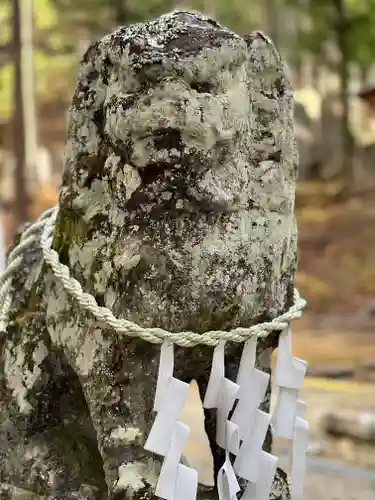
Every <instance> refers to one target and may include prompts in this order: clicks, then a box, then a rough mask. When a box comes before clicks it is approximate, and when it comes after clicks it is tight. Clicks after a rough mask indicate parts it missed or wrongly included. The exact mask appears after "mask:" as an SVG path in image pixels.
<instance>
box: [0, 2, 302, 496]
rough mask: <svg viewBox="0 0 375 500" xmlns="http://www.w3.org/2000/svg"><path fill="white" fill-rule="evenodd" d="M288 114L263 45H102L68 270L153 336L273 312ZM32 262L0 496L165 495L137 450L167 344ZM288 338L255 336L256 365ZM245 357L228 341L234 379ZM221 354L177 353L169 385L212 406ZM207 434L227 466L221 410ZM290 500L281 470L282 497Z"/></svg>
mask: <svg viewBox="0 0 375 500" xmlns="http://www.w3.org/2000/svg"><path fill="white" fill-rule="evenodd" d="M292 112H293V111H292V94H291V88H290V83H289V80H288V77H287V75H286V72H285V67H284V64H283V62H282V60H281V59H280V57H279V55H278V53H277V52H276V50H275V48H274V46H273V45H272V43H271V42H270V40H269V39H268V38H267V37H265V36H264V35H262V34H261V33H253V34H251V35H249V36H245V37H240V36H238V35H236V34H235V33H233V32H231V31H229V30H227V29H225V28H223V27H222V26H220V25H219V24H217V23H216V22H215V21H213V20H212V19H208V18H206V17H204V16H202V15H200V14H197V13H189V12H182V11H176V12H173V13H171V14H168V15H165V16H162V17H160V18H158V19H157V20H155V21H152V22H147V23H145V24H137V25H134V26H130V27H126V28H120V29H118V30H117V31H116V32H114V33H113V34H110V35H108V36H106V37H104V38H103V39H102V40H100V41H99V42H97V43H94V44H93V45H92V46H91V47H90V48H89V50H88V51H87V53H86V54H85V56H84V58H83V61H82V63H81V66H80V70H79V76H78V84H77V89H76V92H75V94H74V97H73V102H72V106H71V109H70V122H69V131H68V140H67V146H66V158H65V171H64V176H63V183H62V187H61V193H60V203H59V205H60V209H59V214H58V218H57V221H56V227H55V231H54V237H53V247H54V249H55V250H57V251H58V253H59V256H60V261H61V262H63V263H64V264H66V265H68V266H69V268H70V271H71V274H72V276H74V277H75V278H76V279H77V280H78V281H79V282H80V283H81V285H82V287H83V289H84V290H85V291H87V292H89V293H91V294H92V295H93V296H94V297H95V298H96V300H97V302H98V304H100V305H104V306H106V307H108V308H109V309H111V310H112V311H113V312H114V314H115V315H116V316H118V317H123V318H126V319H128V320H130V321H133V322H135V323H137V324H139V325H142V326H146V327H162V328H165V329H168V330H170V331H183V330H192V331H195V332H198V333H201V332H206V331H208V330H211V329H215V328H216V329H223V330H224V329H231V328H233V327H236V326H246V327H247V326H249V325H251V324H255V323H258V322H261V321H266V320H269V319H271V318H274V317H275V316H276V315H277V314H280V312H282V311H284V310H286V309H287V308H288V307H289V306H290V304H291V303H292V300H293V283H294V277H295V270H296V224H295V218H294V215H293V209H294V184H295V177H296V169H297V158H296V152H295V140H294V132H293V123H292ZM23 259H24V261H23V266H22V269H21V270H20V271H19V272H18V273H17V274H16V275H15V276H14V280H13V284H14V288H15V290H16V293H15V294H14V295H13V302H12V306H11V312H10V320H9V324H8V327H7V330H6V332H4V334H3V336H2V342H1V347H2V356H1V374H2V377H1V380H2V384H1V402H0V405H1V406H0V412H1V415H0V440H1V441H0V464H1V465H0V480H1V494H0V498H1V499H3V498H4V499H5V498H10V499H15V498H25V499H26V498H27V499H30V498H49V499H57V498H64V499H71V498H72V499H73V498H79V499H92V498H100V499H102V498H107V495H108V498H110V499H115V498H116V499H122V498H123V499H125V498H132V499H134V500H141V499H151V498H154V497H153V491H154V487H155V480H156V475H157V470H158V468H159V466H160V462H159V461H158V458H157V457H154V456H152V455H151V454H148V453H147V452H146V451H145V450H144V448H143V446H144V442H145V439H146V437H147V434H148V432H149V429H150V426H151V425H152V422H153V419H154V415H153V412H152V407H153V397H154V392H155V383H156V377H157V370H158V358H159V352H160V347H159V346H157V345H153V344H150V343H147V342H145V341H143V340H140V339H136V338H126V337H121V336H119V335H118V334H116V332H114V331H113V330H111V329H110V328H107V327H106V326H105V325H103V324H102V323H100V322H98V321H96V320H95V319H94V318H93V317H92V316H91V315H90V314H88V313H86V312H84V311H83V310H82V309H81V308H80V307H79V306H78V304H77V302H76V301H75V300H74V299H72V298H70V297H69V296H68V295H67V294H66V292H65V291H64V289H63V288H62V286H61V284H60V283H59V282H58V281H57V280H56V279H55V278H54V277H53V275H52V273H51V271H50V269H49V268H48V266H46V265H45V264H44V263H43V259H42V253H41V250H40V248H39V247H38V246H36V247H35V248H31V249H29V250H28V251H27V252H26V253H25V255H24V257H23ZM277 340H278V339H277V334H274V335H270V336H269V337H268V338H267V339H266V340H263V341H261V340H260V341H259V343H258V355H257V366H258V367H259V368H260V369H261V370H264V371H269V369H270V359H271V353H272V350H273V349H274V348H275V347H276V346H277ZM241 349H242V346H241V345H239V344H235V343H230V344H228V346H227V350H226V354H227V366H226V369H227V373H226V376H227V377H229V378H233V377H234V374H235V373H236V370H237V368H238V362H239V358H240V354H241ZM211 359H212V348H210V347H205V346H197V347H193V348H188V349H184V348H182V347H176V349H175V374H176V377H177V378H179V379H181V380H184V381H186V382H189V381H191V380H192V379H195V380H196V381H197V383H198V385H199V389H200V391H201V394H202V395H204V392H205V389H206V386H207V381H208V377H209V373H210V363H211ZM269 394H270V392H269V391H268V393H267V397H266V399H265V401H264V402H263V406H262V408H263V409H264V410H265V411H267V410H268V409H269ZM205 425H206V431H207V434H208V437H209V440H210V445H211V449H212V454H213V458H214V467H215V471H216V472H217V470H218V468H219V467H220V466H221V465H222V462H223V451H222V450H221V449H220V448H218V446H217V445H216V444H215V411H213V410H205ZM265 447H266V449H269V447H270V436H268V438H267V439H266V443H265ZM107 492H108V493H107ZM33 494H34V495H35V496H33ZM216 495H217V494H216V492H215V491H214V490H212V491H211V490H210V489H207V488H206V489H203V488H202V489H201V490H200V491H199V495H198V496H199V499H202V500H205V499H209V498H212V499H213V498H217V496H216ZM288 496H289V492H288V484H287V481H286V478H285V474H284V473H283V472H282V471H281V470H280V469H278V471H277V474H276V477H275V480H274V484H273V493H272V498H274V499H279V498H280V499H281V498H282V499H285V498H288Z"/></svg>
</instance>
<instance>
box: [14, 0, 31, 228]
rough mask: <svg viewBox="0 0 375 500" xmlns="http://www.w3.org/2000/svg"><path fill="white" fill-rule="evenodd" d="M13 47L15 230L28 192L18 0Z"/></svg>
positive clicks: (24, 211) (16, 2)
mask: <svg viewBox="0 0 375 500" xmlns="http://www.w3.org/2000/svg"><path fill="white" fill-rule="evenodd" d="M12 6H13V47H14V116H13V123H14V136H13V150H14V155H15V160H16V172H15V180H16V182H15V186H16V192H15V195H16V200H15V210H14V212H15V214H14V217H15V228H14V229H15V230H16V228H17V227H18V226H19V225H21V224H23V223H24V222H25V221H26V220H27V217H28V202H29V200H28V192H27V181H26V150H25V125H24V105H25V103H24V102H23V93H22V78H23V74H22V57H21V16H20V5H19V0H13V3H12Z"/></svg>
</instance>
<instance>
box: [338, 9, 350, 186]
mask: <svg viewBox="0 0 375 500" xmlns="http://www.w3.org/2000/svg"><path fill="white" fill-rule="evenodd" d="M334 7H335V10H336V19H337V21H336V26H337V46H338V49H339V52H340V62H339V76H340V97H341V103H342V109H343V114H342V123H341V126H342V147H343V166H342V171H343V178H344V180H345V184H346V186H347V189H348V188H349V187H350V185H351V184H352V182H353V180H354V179H355V172H354V140H353V137H352V134H351V132H350V121H349V120H350V114H349V113H350V107H349V80H350V74H349V53H348V49H349V47H348V43H349V37H350V24H349V20H348V18H347V15H346V6H345V0H335V1H334Z"/></svg>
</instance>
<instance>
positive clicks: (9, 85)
mask: <svg viewBox="0 0 375 500" xmlns="http://www.w3.org/2000/svg"><path fill="white" fill-rule="evenodd" d="M173 8H188V9H193V10H199V11H202V12H205V13H207V14H209V15H211V16H213V17H215V18H216V19H217V20H219V21H220V22H221V23H222V24H224V25H226V26H228V27H230V28H231V29H233V30H234V31H236V32H238V33H249V32H251V31H252V30H255V29H261V30H262V31H264V32H266V33H267V34H268V35H269V36H270V37H271V38H272V39H273V40H274V42H275V44H276V46H277V47H278V48H279V50H280V51H281V52H282V53H283V55H284V57H285V58H286V60H287V62H288V65H289V68H290V71H291V75H292V81H293V86H294V94H295V130H296V136H297V144H298V148H299V154H300V173H299V181H298V186H297V199H296V209H297V217H298V222H299V232H300V234H299V247H300V266H299V272H298V276H297V285H298V287H299V289H300V291H301V293H302V295H303V296H304V297H306V298H307V300H308V307H307V310H306V314H305V316H304V318H303V319H301V320H300V321H299V322H298V323H297V325H296V329H297V332H298V334H297V335H296V350H297V353H298V354H299V355H301V356H303V357H305V358H307V359H308V361H309V366H310V374H311V375H319V376H324V377H326V378H327V377H329V378H331V379H332V378H334V379H345V384H344V385H342V386H340V387H338V386H337V385H335V386H334V388H333V389H332V391H333V392H332V391H331V389H330V390H328V389H327V387H331V386H329V385H327V383H325V384H323V386H321V385H319V384H318V385H316V384H317V382H314V383H313V385H312V386H311V390H310V392H309V394H308V395H306V397H305V399H307V400H308V402H309V400H312V401H313V402H314V404H315V403H316V401H317V400H318V399H319V398H320V399H319V401H320V402H321V406H324V407H325V409H326V410H327V411H328V409H329V408H330V409H331V410H332V411H335V409H336V410H337V408H340V409H342V407H343V406H345V405H346V406H348V407H349V409H350V410H353V408H354V407H355V408H356V415H357V416H356V417H355V418H354V424H350V425H349V424H348V425H349V427H350V428H351V429H353V426H354V427H357V428H359V427H361V426H362V427H361V429H362V430H363V425H364V424H363V422H367V424H366V425H370V424H368V422H370V423H371V426H370V427H369V428H368V427H366V429H367V430H368V429H370V430H371V433H372V434H371V433H370V435H371V436H372V437H371V439H370V438H369V434H365V436H366V437H365V439H363V435H362V438H361V437H358V436H354V437H353V435H351V436H350V432H346V433H344V434H343V435H341V434H340V435H339V436H335V438H333V437H332V436H331V437H327V436H330V432H331V431H329V424H328V423H327V425H326V428H325V431H326V434H327V435H326V440H325V443H326V445H325V448H324V449H323V448H322V446H321V442H320V444H319V446H318V447H317V448H316V450H320V451H319V453H320V454H323V455H327V456H331V455H335V456H337V455H339V456H340V457H341V458H343V457H344V458H345V460H348V461H351V462H355V463H357V464H358V463H363V464H364V465H366V466H371V467H373V468H375V458H374V457H375V453H374V443H375V398H374V397H373V396H374V394H375V384H374V380H375V377H374V374H375V0H186V1H184V0H181V1H178V0H34V2H32V0H0V205H1V209H2V218H3V223H4V226H5V228H6V239H7V242H8V243H9V241H10V239H11V237H12V235H13V233H14V231H15V229H16V228H17V227H18V225H19V224H20V223H21V222H23V221H25V220H27V219H33V218H36V217H37V216H38V215H39V214H40V213H41V212H42V211H43V210H44V209H46V208H48V207H49V206H51V205H53V204H55V203H56V201H57V199H58V187H59V182H60V178H61V174H62V168H63V150H64V141H65V133H66V125H67V113H68V108H69V105H70V99H71V96H72V92H73V89H74V86H75V78H76V72H77V66H78V63H79V60H80V59H81V57H82V55H83V53H84V51H85V50H86V49H87V47H88V45H89V44H90V42H91V41H93V40H95V39H97V38H99V37H100V36H102V35H103V34H105V33H107V32H109V31H111V30H113V29H114V28H116V27H118V26H120V25H126V24H130V23H134V22H138V21H143V20H145V19H149V18H152V17H155V16H157V15H159V14H161V13H164V12H166V11H169V10H171V9H173ZM354 379H356V380H357V382H356V383H357V384H358V385H356V386H355V388H354V389H353V385H351V386H350V387H351V388H350V389H348V387H349V386H348V385H347V383H346V380H351V381H353V380H354ZM314 380H317V379H314ZM314 384H315V385H314ZM369 387H370V390H369ZM321 390H323V391H326V393H325V394H326V397H323V396H322V394H323V393H322V392H321ZM314 391H318V393H316V392H314ZM319 391H320V392H319ZM330 391H331V392H330ZM363 391H365V392H363ZM366 391H370V392H366ZM317 394H318V395H319V397H318V396H317ZM342 394H345V395H346V396H345V397H344V399H342V398H341V396H342ZM350 394H351V395H352V396H353V397H352V396H349V395H350ZM364 394H372V397H371V398H369V397H368V396H363V395H364ZM340 395H341V396H340ZM358 395H359V397H358ZM314 398H315V399H314ZM340 398H341V399H340ZM353 398H354V399H353ZM371 401H373V402H372V403H371ZM332 405H333V406H332ZM371 405H372V406H371ZM315 407H316V406H314V408H315ZM370 407H371V408H370ZM364 411H365V412H366V415H367V416H368V415H370V416H371V418H370V419H369V418H367V420H366V419H363V418H362V417H361V418H362V420H361V422H362V424H359V423H358V418H360V416H361V415H362V414H363V412H364ZM361 412H362V413H361ZM369 412H370V413H369ZM371 412H372V413H371ZM358 415H359V416H358ZM311 416H312V418H313V419H314V418H315V417H317V416H316V415H315V414H314V415H311ZM318 416H319V419H320V417H321V412H320V413H319V415H318ZM350 418H351V417H350ZM356 419H357V420H356ZM315 421H317V420H316V419H315V420H313V422H315ZM319 422H321V420H319ZM327 422H328V421H327ZM351 422H352V421H351ZM322 425H323V424H319V426H318V425H317V426H316V429H315V427H314V424H313V425H312V427H313V429H315V430H313V434H314V432H316V435H315V436H316V438H317V439H318V437H317V436H318V435H320V433H321V431H322ZM323 427H324V426H323ZM366 432H367V431H366ZM331 434H332V432H331ZM333 434H334V433H333ZM352 434H353V433H352ZM343 436H344V437H343ZM348 436H349V437H348ZM331 438H332V440H331V441H330V439H331ZM319 439H320V438H319ZM327 443H328V444H327ZM348 443H349V444H348ZM353 443H355V444H353ZM358 443H359V444H358ZM371 443H372V444H371ZM322 450H323V451H322ZM327 450H328V451H327ZM358 450H359V451H358ZM316 452H317V453H318V451H316ZM373 481H375V480H374V479H373ZM373 484H374V483H373ZM348 491H350V486H348V485H346V486H344V487H343V492H342V494H341V493H340V494H337V498H341V499H344V498H345V499H346V498H359V497H360V498H362V499H364V498H367V496H366V495H365V494H363V495H358V494H357V492H355V493H353V495H354V496H353V497H351V496H350V497H349V496H345V494H346V493H347V492H348ZM353 491H354V490H353ZM345 492H346V493H345ZM371 495H372V498H375V497H374V490H372V493H371ZM312 498H321V499H323V498H324V499H325V498H328V496H324V494H323V492H320V493H316V492H315V493H314V496H313V497H312ZM329 498H330V497H329ZM368 498H370V496H369V497H368Z"/></svg>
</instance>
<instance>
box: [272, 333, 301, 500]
mask: <svg viewBox="0 0 375 500" xmlns="http://www.w3.org/2000/svg"><path fill="white" fill-rule="evenodd" d="M306 370H307V363H306V361H304V360H302V359H299V358H296V357H294V356H293V355H292V330H291V328H286V329H285V330H284V331H282V332H281V334H280V338H279V352H278V356H277V363H276V377H275V379H276V384H277V385H278V386H279V394H278V398H277V403H276V408H275V414H274V417H273V428H274V435H276V436H280V437H284V438H287V439H289V440H290V441H291V450H290V462H291V464H290V468H291V480H292V500H302V495H303V483H304V477H305V472H306V451H307V444H308V428H309V426H308V423H307V421H306V420H305V419H304V418H303V416H304V413H305V409H306V405H305V403H304V402H303V401H300V400H299V393H300V390H301V388H302V385H303V382H304V378H305V375H306Z"/></svg>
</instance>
